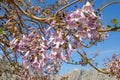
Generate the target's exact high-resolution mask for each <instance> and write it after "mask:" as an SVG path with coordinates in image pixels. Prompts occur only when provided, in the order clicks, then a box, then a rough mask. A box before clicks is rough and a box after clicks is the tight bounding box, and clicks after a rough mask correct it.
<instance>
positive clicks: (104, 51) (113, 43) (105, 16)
mask: <svg viewBox="0 0 120 80" xmlns="http://www.w3.org/2000/svg"><path fill="white" fill-rule="evenodd" d="M94 1H95V4H94V7H95V8H96V7H99V6H100V5H101V4H103V3H104V2H103V1H109V0H94ZM115 1H118V0H115ZM77 4H80V3H77ZM80 6H81V5H80ZM119 9H120V3H119V4H113V5H111V6H109V7H107V8H105V9H104V10H103V11H102V12H101V14H102V20H103V24H104V25H107V24H110V25H112V24H111V23H110V20H111V19H113V18H116V19H119V20H120V10H119ZM119 26H120V24H119ZM86 52H87V53H88V55H90V56H91V55H93V54H94V53H95V52H99V55H98V56H97V57H96V59H95V60H96V62H98V63H99V65H98V67H99V68H101V67H103V62H104V59H105V58H111V56H112V55H113V53H119V55H120V32H109V36H108V38H107V39H106V40H105V41H104V42H101V43H98V45H97V46H94V47H92V48H89V49H86ZM73 54H75V53H73ZM73 58H74V59H78V60H79V56H78V55H74V56H73ZM89 68H91V67H90V66H85V67H82V66H80V65H70V64H66V63H63V65H62V67H61V70H60V72H59V73H60V74H64V73H67V72H68V71H71V70H74V69H89Z"/></svg>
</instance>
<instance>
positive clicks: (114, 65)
mask: <svg viewBox="0 0 120 80" xmlns="http://www.w3.org/2000/svg"><path fill="white" fill-rule="evenodd" d="M107 66H108V68H107V72H108V73H109V75H110V76H114V77H115V78H116V79H120V58H119V56H118V55H117V54H114V55H113V57H112V60H111V61H110V62H109V63H107Z"/></svg>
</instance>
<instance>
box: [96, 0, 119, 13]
mask: <svg viewBox="0 0 120 80" xmlns="http://www.w3.org/2000/svg"><path fill="white" fill-rule="evenodd" d="M117 3H120V1H117V2H110V3H109V4H106V5H105V6H103V7H102V8H101V9H97V12H100V11H102V10H103V9H105V8H106V7H108V6H110V5H112V4H117Z"/></svg>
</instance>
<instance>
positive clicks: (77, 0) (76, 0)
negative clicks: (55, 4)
mask: <svg viewBox="0 0 120 80" xmlns="http://www.w3.org/2000/svg"><path fill="white" fill-rule="evenodd" d="M79 1H81V2H82V0H75V1H73V2H71V3H70V4H67V5H66V6H64V7H62V8H61V9H59V10H58V11H57V12H56V14H55V17H56V16H57V14H58V13H59V12H60V11H62V10H64V9H65V8H67V7H69V6H71V5H72V4H75V3H77V2H79Z"/></svg>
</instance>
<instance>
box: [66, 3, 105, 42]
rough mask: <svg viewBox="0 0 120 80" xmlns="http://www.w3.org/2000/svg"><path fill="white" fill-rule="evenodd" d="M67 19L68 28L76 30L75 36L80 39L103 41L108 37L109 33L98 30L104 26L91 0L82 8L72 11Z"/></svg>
mask: <svg viewBox="0 0 120 80" xmlns="http://www.w3.org/2000/svg"><path fill="white" fill-rule="evenodd" d="M66 21H67V24H68V25H67V29H69V30H72V31H75V36H76V37H78V38H79V40H80V41H82V40H83V39H87V40H95V41H102V40H104V39H105V38H106V37H107V33H105V32H98V30H99V29H102V28H103V27H102V24H101V23H100V21H99V19H98V16H96V14H95V13H94V9H93V7H92V4H91V3H90V2H87V3H86V4H85V5H83V7H82V9H77V10H76V11H73V12H72V13H70V14H69V15H68V16H67V17H66Z"/></svg>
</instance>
